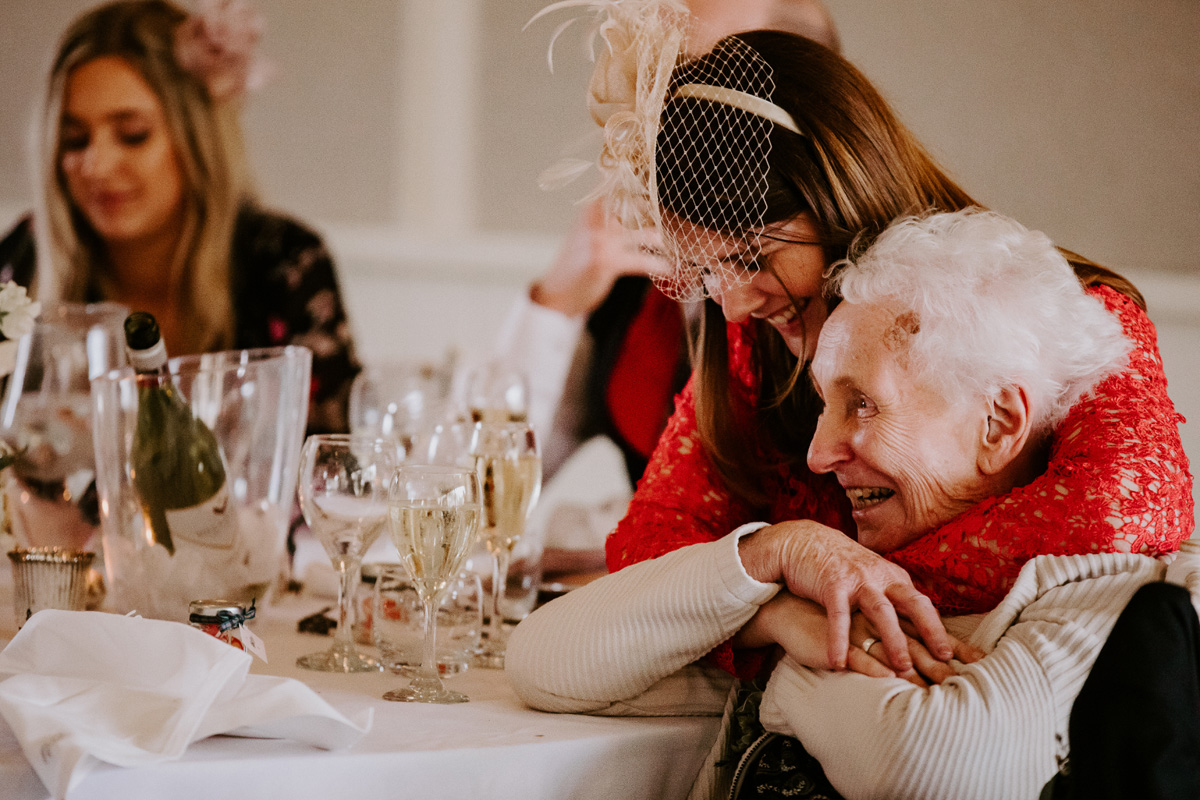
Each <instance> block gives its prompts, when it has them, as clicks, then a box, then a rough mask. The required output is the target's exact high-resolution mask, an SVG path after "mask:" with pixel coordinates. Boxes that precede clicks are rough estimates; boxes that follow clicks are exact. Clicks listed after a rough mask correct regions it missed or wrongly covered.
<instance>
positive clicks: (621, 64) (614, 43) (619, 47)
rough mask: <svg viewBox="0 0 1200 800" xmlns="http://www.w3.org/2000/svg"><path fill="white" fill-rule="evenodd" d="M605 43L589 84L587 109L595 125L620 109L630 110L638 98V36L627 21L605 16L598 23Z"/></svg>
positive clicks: (605, 120)
mask: <svg viewBox="0 0 1200 800" xmlns="http://www.w3.org/2000/svg"><path fill="white" fill-rule="evenodd" d="M599 33H600V36H601V37H602V38H603V40H604V45H603V46H602V47H601V48H600V52H599V54H598V55H597V56H596V68H595V70H594V71H593V72H592V80H591V83H590V84H589V85H588V97H587V102H588V110H589V111H591V112H592V119H594V120H595V121H596V124H597V125H604V124H605V123H606V122H608V120H609V118H610V117H612V115H613V114H615V113H617V112H619V111H626V112H632V111H633V109H634V103H635V102H636V100H637V77H638V55H639V51H638V46H639V44H640V43H639V42H638V38H637V31H636V30H635V29H633V27H632V26H631V25H628V24H618V22H617V21H616V20H611V19H610V20H608V21H607V22H606V23H605V24H603V25H602V26H601V27H600V31H599Z"/></svg>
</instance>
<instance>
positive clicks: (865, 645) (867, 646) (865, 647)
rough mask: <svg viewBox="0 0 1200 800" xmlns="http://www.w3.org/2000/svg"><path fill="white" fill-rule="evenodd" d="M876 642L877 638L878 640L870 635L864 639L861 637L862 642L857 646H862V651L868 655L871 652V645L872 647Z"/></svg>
mask: <svg viewBox="0 0 1200 800" xmlns="http://www.w3.org/2000/svg"><path fill="white" fill-rule="evenodd" d="M877 644H879V640H878V639H875V638H873V637H870V636H868V637H867V638H866V639H863V642H862V644H860V645H859V647H861V648H862V651H863V652H864V653H866V654H867V655H870V654H871V648H872V647H874V646H875V645H877Z"/></svg>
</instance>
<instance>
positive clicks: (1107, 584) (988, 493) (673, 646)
mask: <svg viewBox="0 0 1200 800" xmlns="http://www.w3.org/2000/svg"><path fill="white" fill-rule="evenodd" d="M833 285H834V286H835V287H836V288H837V290H838V291H840V293H841V294H842V296H843V298H844V299H843V301H842V302H841V303H840V304H839V305H838V306H837V307H836V308H835V310H834V311H833V312H832V313H831V314H830V316H829V319H828V320H827V321H826V322H825V325H824V326H823V328H822V332H821V336H820V339H819V342H818V344H817V347H816V351H815V354H814V357H813V368H812V374H813V378H814V381H815V384H816V390H817V392H818V393H819V395H820V396H821V398H822V399H823V401H824V410H823V412H822V413H821V416H820V418H819V420H818V424H817V428H816V432H815V434H814V437H813V443H812V447H811V449H810V451H809V457H808V460H809V464H810V466H811V467H812V469H813V470H814V471H816V472H820V473H833V474H834V475H835V476H836V477H837V480H838V482H839V483H840V484H841V485H842V486H843V487H844V488H845V489H846V491H847V493H848V494H849V496H850V497H851V499H852V501H853V505H854V510H853V514H854V519H855V522H856V524H857V526H858V539H859V541H860V542H861V543H862V544H863V545H865V546H867V547H868V548H870V549H871V550H873V551H875V552H878V553H887V552H890V551H893V550H895V549H897V548H901V547H904V546H906V545H909V544H910V543H912V542H914V541H916V540H918V539H920V538H921V537H922V536H923V535H927V533H928V531H930V530H936V529H937V528H938V527H939V526H942V525H945V524H946V523H947V522H949V521H950V520H952V519H953V518H955V517H956V516H958V515H960V514H962V513H964V512H967V511H968V510H969V509H971V508H972V507H974V506H975V505H977V504H979V503H981V502H988V501H989V499H990V498H995V497H1000V496H1003V495H1005V494H1008V493H1010V492H1012V491H1014V490H1017V489H1018V487H1022V486H1026V485H1029V484H1030V482H1031V481H1033V480H1034V479H1035V478H1036V477H1037V476H1038V475H1039V474H1040V473H1042V472H1044V471H1045V469H1046V464H1047V458H1048V456H1047V452H1046V444H1047V442H1048V441H1049V438H1050V436H1051V434H1052V432H1053V430H1054V427H1055V425H1056V424H1058V423H1059V421H1060V420H1061V419H1062V418H1063V416H1064V415H1065V414H1066V413H1067V411H1068V409H1069V408H1070V407H1071V406H1072V405H1073V404H1074V403H1075V402H1077V401H1078V400H1079V398H1081V397H1082V396H1084V395H1085V394H1086V393H1087V392H1088V391H1089V390H1091V388H1092V387H1094V386H1095V385H1096V384H1097V383H1098V382H1099V381H1101V380H1102V379H1103V378H1104V377H1105V376H1106V375H1108V374H1110V373H1112V372H1113V371H1115V370H1117V369H1119V368H1120V367H1121V366H1122V365H1123V364H1124V362H1125V359H1126V357H1127V353H1128V350H1129V343H1128V341H1127V340H1126V339H1125V338H1124V337H1123V336H1122V334H1121V331H1120V326H1119V325H1118V324H1117V322H1116V320H1114V319H1113V318H1112V317H1111V315H1109V314H1108V313H1107V312H1106V311H1105V309H1104V307H1103V305H1102V304H1101V303H1100V302H1098V301H1097V300H1096V299H1095V298H1093V297H1090V296H1088V295H1087V294H1086V293H1085V292H1084V291H1083V289H1082V287H1080V285H1079V283H1078V281H1077V280H1076V279H1075V277H1074V275H1073V273H1072V271H1071V268H1070V267H1069V266H1068V264H1067V262H1066V260H1065V259H1064V258H1063V257H1062V255H1061V254H1060V253H1059V252H1058V251H1057V250H1056V249H1055V248H1054V246H1053V245H1052V244H1051V242H1050V241H1049V240H1048V239H1047V238H1046V237H1045V236H1043V235H1042V234H1040V233H1033V232H1030V231H1027V230H1026V229H1024V228H1022V227H1021V226H1020V225H1019V224H1017V223H1015V222H1013V221H1011V220H1008V219H1006V218H1003V217H1001V216H999V215H996V214H994V213H991V212H983V211H977V210H967V211H960V212H955V213H942V214H934V215H931V216H928V217H926V218H923V219H906V220H902V221H900V222H898V223H897V224H896V225H894V226H893V227H891V228H889V229H888V230H887V231H885V232H884V233H883V234H882V235H881V236H880V237H879V239H878V240H877V241H876V242H875V244H874V245H872V247H871V248H870V249H868V250H867V251H866V252H865V253H864V254H863V255H862V256H861V257H860V258H858V259H854V260H851V261H847V262H845V263H844V264H842V265H839V268H838V270H837V272H836V274H835V276H834V278H833ZM776 535H777V534H775V533H774V532H773V530H772V528H771V527H766V526H764V525H763V524H757V525H747V526H743V527H742V528H740V529H739V530H737V531H735V532H734V533H732V534H730V535H729V536H727V537H725V538H723V539H721V540H719V541H717V542H714V543H709V544H698V545H694V546H691V547H686V548H682V549H679V550H676V551H673V552H672V553H669V554H667V555H664V556H662V557H660V558H658V559H655V560H652V561H648V562H644V563H641V564H638V565H635V566H633V567H630V568H627V569H625V570H623V571H621V572H619V573H616V574H614V575H611V576H608V577H606V578H604V579H602V580H600V581H598V582H596V583H594V584H592V585H590V586H588V587H586V588H584V589H581V590H578V591H577V592H574V593H572V594H570V595H567V596H566V597H564V598H562V599H560V600H556V601H555V602H553V603H550V604H549V605H547V606H546V607H544V608H543V609H541V610H539V611H537V612H535V613H534V614H533V615H531V616H530V617H529V618H528V619H526V621H525V622H523V623H522V624H521V625H520V626H518V628H517V630H516V631H515V633H514V635H513V638H512V640H511V643H510V645H509V652H508V670H509V674H510V675H511V677H512V679H513V684H514V686H515V687H516V689H517V691H518V693H519V694H520V695H521V697H522V698H523V699H525V700H526V702H528V703H530V704H531V705H534V706H536V707H539V708H544V709H547V710H557V711H591V712H608V713H621V712H629V713H689V712H693V713H694V712H703V711H705V710H706V707H707V710H711V708H712V705H709V704H711V703H713V701H714V700H716V699H717V698H718V697H719V695H720V694H721V687H722V686H723V685H724V684H723V683H721V682H720V681H718V680H717V679H716V677H715V675H714V673H713V672H711V671H705V670H703V669H696V668H692V669H689V670H683V671H680V670H682V669H683V668H684V667H685V666H687V665H689V664H691V663H692V662H694V661H696V660H697V659H699V658H701V657H702V656H704V655H705V654H706V653H708V652H709V651H711V650H712V648H714V647H715V646H716V645H718V644H720V643H721V642H723V641H725V640H726V639H728V638H729V637H731V636H735V643H737V642H738V639H741V642H740V643H742V644H745V645H748V646H755V645H762V644H770V643H778V644H779V646H780V650H781V653H780V654H781V655H782V656H783V660H782V661H781V662H780V663H779V664H778V666H776V667H775V668H774V670H773V672H772V675H771V679H770V682H769V683H768V686H767V689H766V693H765V695H764V698H763V701H762V711H761V716H762V720H763V722H764V723H765V724H766V725H767V727H768V728H769V729H772V730H775V731H779V732H783V733H787V734H792V735H796V736H798V737H799V738H800V739H801V740H802V741H803V742H804V744H805V745H806V746H807V747H808V749H809V750H810V751H811V752H813V753H814V754H815V755H816V756H817V757H818V759H819V760H820V761H821V764H822V765H823V766H824V768H825V770H826V772H827V773H828V775H829V777H830V779H831V780H832V782H833V784H834V786H836V788H837V789H838V790H839V791H841V792H842V793H843V794H844V795H846V796H848V797H906V796H920V797H923V798H934V797H947V798H967V797H976V796H980V797H982V796H987V797H1014V798H1018V797H1033V796H1035V795H1036V793H1037V790H1038V788H1039V787H1040V786H1041V785H1043V784H1044V783H1045V782H1046V781H1047V780H1048V779H1049V778H1050V777H1051V776H1052V775H1053V774H1054V772H1055V770H1056V769H1057V764H1058V758H1059V757H1061V756H1062V755H1063V754H1064V748H1065V740H1066V734H1067V715H1068V712H1069V710H1070V705H1071V701H1072V700H1073V698H1074V697H1075V695H1076V694H1077V693H1078V692H1079V689H1080V686H1081V684H1082V682H1083V680H1084V678H1085V677H1086V675H1087V670H1088V669H1089V667H1090V665H1091V663H1092V661H1093V660H1094V658H1095V656H1096V652H1097V651H1098V650H1099V648H1100V645H1101V644H1102V643H1103V641H1104V639H1105V637H1106V636H1107V634H1108V631H1109V630H1110V628H1111V627H1112V625H1113V623H1114V622H1115V620H1116V618H1117V615H1118V614H1119V612H1120V610H1121V609H1122V608H1123V607H1124V605H1125V604H1126V602H1127V601H1128V600H1129V598H1130V597H1131V596H1132V594H1133V593H1134V591H1136V590H1137V589H1138V588H1139V587H1140V586H1141V585H1143V584H1145V583H1147V582H1150V581H1154V580H1161V578H1162V577H1163V574H1164V571H1165V565H1164V564H1163V563H1161V562H1159V561H1156V560H1154V559H1151V558H1147V557H1145V556H1138V555H1131V554H1111V553H1110V554H1097V555H1091V556H1066V557H1052V556H1043V557H1039V558H1037V559H1035V560H1033V561H1031V562H1030V563H1029V564H1027V565H1026V567H1025V568H1024V569H1023V570H1022V572H1021V574H1020V577H1019V578H1018V580H1017V582H1016V586H1015V587H1014V589H1013V591H1012V592H1010V593H1009V595H1008V596H1007V597H1006V598H1005V600H1004V601H1003V602H1002V603H1001V604H1000V606H999V607H998V608H997V609H996V610H994V611H993V612H992V613H991V614H990V615H989V616H988V617H986V618H985V619H984V620H983V621H982V623H979V620H978V618H974V619H971V620H948V621H947V622H948V624H949V627H950V628H951V630H953V631H957V632H958V633H959V634H960V635H963V636H967V635H969V637H970V642H971V643H972V644H973V645H975V646H977V647H979V648H981V649H982V650H983V651H986V652H988V653H989V655H987V656H986V657H984V658H982V659H980V660H977V661H975V663H970V664H966V665H962V664H958V665H955V672H956V674H952V672H951V670H950V669H949V668H946V667H945V666H944V665H942V664H941V662H939V661H937V660H936V659H933V658H932V657H931V656H930V655H929V654H928V653H926V652H925V651H924V648H923V647H922V646H921V645H920V643H919V642H917V641H916V640H915V639H914V640H910V642H909V644H910V648H911V651H910V652H911V653H912V657H913V660H914V661H915V663H916V664H917V666H918V669H920V670H921V671H922V672H923V673H924V675H925V676H926V678H927V679H928V680H931V681H934V682H939V683H938V685H935V686H932V687H927V686H926V681H925V680H922V679H921V678H920V677H918V676H911V680H908V681H906V680H903V679H902V678H899V677H895V672H894V671H893V670H892V669H891V667H892V665H891V664H890V663H889V659H888V656H887V655H886V653H885V651H884V648H882V647H879V646H877V640H876V638H875V637H876V636H877V635H878V632H877V631H876V630H875V629H873V628H872V627H870V625H869V624H868V623H867V622H866V620H865V619H864V618H862V617H861V616H857V617H856V618H855V620H854V623H853V625H852V631H851V641H853V642H854V643H855V644H856V645H858V646H856V647H853V648H851V651H850V657H849V666H850V669H851V670H853V672H850V673H844V672H830V671H828V669H829V668H830V667H831V666H833V664H832V662H831V660H830V658H829V655H828V650H827V647H826V636H827V628H828V624H829V623H828V621H827V618H826V615H825V613H824V610H823V609H822V608H821V607H820V606H818V605H817V604H816V603H813V602H812V601H809V600H806V599H803V598H802V596H800V595H801V594H802V592H803V589H804V587H803V586H802V585H796V584H803V582H804V581H805V580H809V579H811V575H808V574H805V572H804V571H803V570H802V569H801V570H793V571H791V572H785V571H784V570H783V569H781V566H780V565H781V563H782V560H781V558H780V553H781V550H780V547H779V543H778V541H776V538H775V537H776ZM800 563H801V564H804V563H805V562H803V561H801V562H800ZM819 568H820V567H816V568H815V569H819ZM937 577H941V578H945V579H946V580H951V581H952V580H954V578H953V575H952V574H951V575H945V576H937ZM753 617H757V618H758V620H759V623H760V624H759V625H758V626H756V627H755V628H754V629H753V631H751V630H750V629H749V628H748V627H746V623H747V621H748V620H750V619H751V618H753ZM973 623H979V624H978V627H975V626H974V624H973ZM972 629H973V633H972ZM973 649H974V648H973V647H971V646H970V645H966V644H964V645H959V648H958V652H959V654H960V656H962V657H963V659H964V660H966V661H974V660H975V659H976V658H977V654H975V653H973ZM855 673H861V674H855ZM714 681H715V684H714ZM714 688H715V691H713V689H714Z"/></svg>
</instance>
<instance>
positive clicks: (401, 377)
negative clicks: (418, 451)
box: [350, 361, 449, 452]
mask: <svg viewBox="0 0 1200 800" xmlns="http://www.w3.org/2000/svg"><path fill="white" fill-rule="evenodd" d="M448 383H449V377H448V376H447V374H446V367H445V366H444V365H438V364H436V363H434V362H429V361H398V362H393V363H388V364H380V365H376V366H372V367H368V368H367V369H364V370H363V371H362V372H360V373H359V375H358V377H357V378H355V379H354V383H353V384H351V386H350V432H351V433H355V434H362V435H371V436H380V437H383V438H389V437H390V438H395V439H399V440H400V441H401V442H403V443H404V445H405V447H407V448H408V450H409V452H413V447H414V443H415V442H416V441H417V439H418V438H420V437H421V436H422V434H424V433H426V432H427V431H428V429H429V428H431V427H432V426H433V425H434V423H435V422H436V421H437V420H438V419H439V418H440V417H441V415H442V413H443V411H444V407H445V405H446V399H447V393H448V389H447V387H448Z"/></svg>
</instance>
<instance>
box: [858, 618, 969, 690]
mask: <svg viewBox="0 0 1200 800" xmlns="http://www.w3.org/2000/svg"><path fill="white" fill-rule="evenodd" d="M900 627H901V628H902V629H903V630H904V635H905V637H906V639H907V642H908V654H909V657H910V658H911V659H912V664H913V665H912V667H911V668H909V669H908V670H904V671H901V670H897V671H896V674H897V675H898V676H899V677H901V678H904V679H905V680H907V681H910V682H911V683H915V684H916V685H917V686H928V685H929V684H931V683H941V682H942V681H944V680H946V679H947V678H949V677H951V676H952V675H955V674H957V673H956V672H955V671H954V669H952V668H951V667H950V665H949V664H947V663H946V662H944V661H941V660H939V659H937V658H934V657H933V654H932V653H930V652H929V650H928V648H926V647H925V645H924V644H922V643H921V640H920V639H918V638H917V635H916V634H917V631H916V628H914V627H913V626H912V625H911V623H909V622H907V621H906V620H901V621H900ZM947 635H948V634H947ZM948 636H949V635H948ZM949 639H950V647H951V649H953V651H954V658H956V659H958V660H959V661H961V662H962V663H964V664H970V663H972V662H974V661H978V660H979V659H981V658H983V655H984V653H983V651H982V650H980V649H979V648H978V647H976V646H975V645H973V644H970V643H968V642H963V641H960V640H959V639H957V638H955V637H953V636H949ZM872 640H873V641H872ZM850 641H851V642H853V644H852V645H851V646H850V658H848V659H847V662H848V665H849V668H850V669H852V670H854V671H855V672H861V673H862V674H864V675H876V674H878V672H877V670H876V669H875V668H873V667H872V668H871V669H870V670H869V671H864V670H862V669H859V667H858V666H857V664H861V663H862V660H861V659H855V658H854V655H855V654H856V653H862V654H863V655H866V656H868V657H869V658H870V660H871V661H874V662H875V663H876V664H878V665H880V666H884V667H891V663H890V661H889V659H888V655H887V653H886V652H885V650H884V647H883V642H882V641H881V640H880V638H879V633H878V632H877V631H876V630H875V628H874V627H873V626H872V625H871V623H870V621H869V620H867V618H866V617H865V616H863V615H862V614H854V615H853V617H852V619H851V621H850ZM864 643H866V644H867V647H866V648H865V649H864V648H863V647H862V645H863V644H864Z"/></svg>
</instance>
